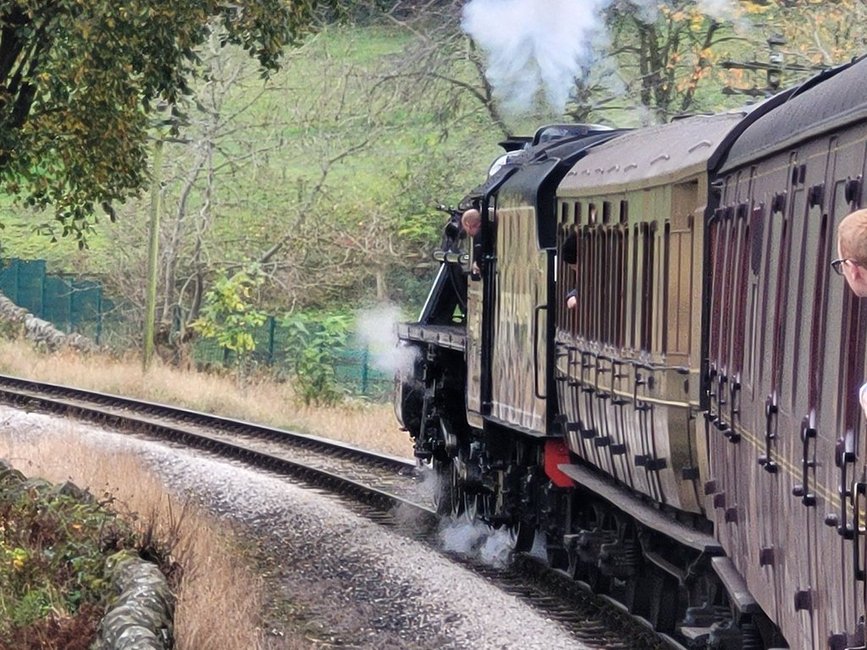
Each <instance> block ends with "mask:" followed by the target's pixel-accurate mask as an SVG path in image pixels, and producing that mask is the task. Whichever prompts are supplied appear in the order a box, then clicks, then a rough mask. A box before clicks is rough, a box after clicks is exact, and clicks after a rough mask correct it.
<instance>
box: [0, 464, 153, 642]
mask: <svg viewBox="0 0 867 650" xmlns="http://www.w3.org/2000/svg"><path fill="white" fill-rule="evenodd" d="M64 492H65V491H64V490H60V489H58V488H55V487H53V486H51V485H50V484H48V483H45V482H43V481H39V480H28V481H23V482H22V480H21V477H20V474H18V473H17V472H14V471H9V470H4V469H3V467H2V466H0V638H2V639H4V640H5V643H6V644H7V645H4V647H6V648H20V649H25V648H34V649H36V648H58V649H59V648H64V649H68V650H72V649H76V648H81V649H82V650H83V649H84V648H87V646H88V644H89V643H90V641H92V639H93V637H94V635H95V632H96V626H97V624H98V623H99V619H100V616H101V613H102V611H103V609H104V598H105V596H106V595H107V583H106V580H105V576H104V572H105V563H106V557H107V556H108V555H110V554H111V553H113V552H115V551H117V550H119V549H122V548H135V547H136V543H135V541H136V540H135V534H134V533H133V531H132V530H131V529H130V528H129V527H128V526H127V525H126V524H125V523H124V522H123V521H121V520H120V519H118V517H117V516H116V515H114V514H113V513H111V512H108V511H106V510H105V509H104V508H103V507H102V506H101V505H100V504H99V503H97V502H95V501H93V500H92V499H85V500H81V498H77V497H76V496H73V495H72V494H65V493H64Z"/></svg>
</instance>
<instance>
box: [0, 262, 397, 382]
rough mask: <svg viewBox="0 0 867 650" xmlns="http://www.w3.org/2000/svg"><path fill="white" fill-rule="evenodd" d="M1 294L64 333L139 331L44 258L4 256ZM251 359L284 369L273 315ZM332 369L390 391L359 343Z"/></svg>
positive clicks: (104, 341)
mask: <svg viewBox="0 0 867 650" xmlns="http://www.w3.org/2000/svg"><path fill="white" fill-rule="evenodd" d="M0 292H2V293H3V294H4V295H5V296H6V297H7V298H9V299H10V300H11V301H12V302H14V303H15V304H16V305H18V306H20V307H23V308H24V309H26V310H27V311H29V312H30V313H32V314H33V315H34V316H36V317H38V318H42V319H43V320H46V321H49V322H50V323H52V324H53V325H54V326H55V327H57V328H58V329H60V330H63V331H64V332H67V333H71V332H77V333H79V334H82V335H84V336H87V337H89V338H90V339H91V340H93V341H94V342H96V343H97V344H98V345H111V344H112V342H117V341H130V340H135V338H136V337H140V336H141V334H140V332H139V333H137V332H136V330H140V327H137V326H136V324H135V323H132V322H130V320H129V319H128V318H126V317H125V315H126V314H127V313H128V311H127V310H126V309H124V308H123V301H122V300H112V299H110V298H108V297H106V295H105V293H104V290H103V287H102V285H101V284H100V283H99V281H98V280H94V279H82V278H78V277H73V276H70V275H63V274H56V273H48V272H47V271H46V263H45V260H22V259H7V260H2V261H0ZM253 338H254V340H255V341H256V352H255V353H254V361H255V362H256V363H257V364H258V365H261V366H269V367H273V368H275V369H277V370H280V369H288V368H289V367H290V362H291V360H290V359H289V358H288V353H287V350H286V341H287V332H286V329H285V328H284V327H282V326H281V325H280V322H279V320H278V319H277V318H275V317H273V316H272V317H269V318H268V320H267V321H266V322H265V324H264V325H263V326H261V327H258V328H256V329H255V331H254V332H253ZM336 356H337V357H338V361H337V363H336V364H335V368H334V370H335V373H336V375H337V377H338V380H339V382H340V384H341V386H342V387H343V388H344V390H345V391H346V392H347V393H348V394H351V395H358V396H365V397H370V398H373V399H382V398H385V397H387V396H388V395H389V394H390V391H391V388H392V376H391V374H390V373H386V372H383V371H380V370H377V369H376V368H375V367H374V365H373V362H372V359H371V356H370V353H369V350H368V349H367V348H366V347H365V346H364V345H363V344H360V343H358V344H356V345H354V346H347V347H346V348H344V349H342V350H339V351H338V353H337V355H336ZM194 358H195V361H196V363H197V364H199V365H212V366H220V365H229V364H231V363H232V362H233V359H232V356H231V353H230V352H229V351H228V350H224V349H221V348H220V347H219V346H217V345H216V344H215V343H213V342H212V341H207V340H201V339H200V340H198V341H197V342H196V344H195V347H194Z"/></svg>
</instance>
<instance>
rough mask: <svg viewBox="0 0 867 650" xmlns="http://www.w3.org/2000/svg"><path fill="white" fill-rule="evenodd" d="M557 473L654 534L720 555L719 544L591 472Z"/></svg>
mask: <svg viewBox="0 0 867 650" xmlns="http://www.w3.org/2000/svg"><path fill="white" fill-rule="evenodd" d="M558 467H559V469H560V471H561V472H563V473H564V474H566V476H568V477H569V478H571V479H573V480H575V481H576V482H577V483H578V484H579V485H581V486H583V487H585V488H587V489H588V490H590V491H591V492H593V493H594V494H596V495H597V496H599V497H601V498H603V499H605V500H606V501H608V502H609V503H610V504H611V505H613V506H614V507H616V508H618V509H619V510H622V511H623V512H624V513H626V514H627V515H629V516H630V517H632V518H633V519H635V520H636V521H637V522H639V523H641V524H643V525H645V526H647V527H648V528H650V529H651V530H655V531H658V532H660V533H662V534H663V535H667V536H668V537H671V538H672V539H675V540H677V541H678V542H680V543H681V544H684V545H685V546H689V547H690V548H693V549H695V550H697V551H700V552H702V553H707V554H708V555H711V556H716V555H724V553H725V552H724V551H723V547H722V546H721V545H720V543H719V542H718V541H717V540H716V539H714V538H713V537H711V536H710V535H706V534H704V533H700V532H698V531H696V530H693V529H692V528H690V527H689V526H686V525H685V524H682V523H680V522H678V521H675V520H673V519H670V518H668V517H666V516H665V515H664V514H662V513H661V512H659V511H658V510H655V509H653V508H652V507H650V506H648V505H647V504H646V503H645V502H644V501H642V500H641V499H639V498H638V497H636V496H635V495H634V494H632V493H631V492H629V491H628V490H626V489H625V488H622V487H620V486H619V485H613V484H612V483H609V482H608V481H606V480H605V479H603V478H601V477H599V476H596V475H595V474H594V473H593V472H591V471H589V470H587V469H585V468H583V467H581V466H580V465H565V464H564V465H558Z"/></svg>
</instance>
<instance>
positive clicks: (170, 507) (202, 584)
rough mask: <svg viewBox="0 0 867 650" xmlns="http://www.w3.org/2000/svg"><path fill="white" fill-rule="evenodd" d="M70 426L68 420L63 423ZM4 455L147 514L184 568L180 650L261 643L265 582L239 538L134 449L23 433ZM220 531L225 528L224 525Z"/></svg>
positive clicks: (146, 525) (231, 649)
mask: <svg viewBox="0 0 867 650" xmlns="http://www.w3.org/2000/svg"><path fill="white" fill-rule="evenodd" d="M61 426H63V425H61ZM0 457H3V458H6V459H8V460H10V461H11V462H12V463H13V465H15V467H17V468H18V469H20V470H21V471H23V472H24V473H25V474H27V475H29V476H41V477H44V478H46V479H48V480H50V481H53V482H62V481H65V480H71V481H72V482H74V483H75V484H76V485H78V486H79V487H82V488H88V489H89V490H90V491H91V492H92V493H93V494H94V495H95V496H97V497H98V498H104V497H105V496H106V495H110V496H112V497H114V499H115V502H116V504H117V505H118V506H120V509H121V510H129V511H131V512H134V513H139V515H140V518H139V519H138V520H137V521H136V525H137V526H139V527H140V528H141V530H152V531H153V533H154V536H155V537H156V538H157V539H160V540H162V541H164V542H166V541H167V542H168V543H170V544H171V547H172V549H173V555H174V559H175V560H176V561H177V562H178V563H179V564H180V565H181V566H182V567H183V580H182V582H181V585H180V589H179V591H178V594H177V596H178V600H177V607H176V611H175V634H176V641H177V646H176V647H177V648H178V649H179V650H200V649H201V648H223V649H225V650H249V649H251V648H257V647H259V648H261V647H264V646H263V641H262V639H261V638H260V631H259V627H258V626H259V624H260V613H261V602H262V599H263V596H262V583H261V581H260V580H259V579H258V577H257V576H256V575H255V573H254V571H253V570H252V569H250V568H248V567H246V566H244V565H243V564H239V563H238V557H239V554H238V551H237V548H235V542H234V540H233V539H232V537H231V536H230V535H229V534H228V533H227V531H226V530H225V525H222V524H217V523H216V522H214V521H213V520H212V519H210V518H209V517H208V516H206V515H205V514H203V513H200V512H198V511H196V510H195V509H194V508H191V507H188V506H186V505H182V504H179V503H178V502H177V501H175V500H174V499H173V498H172V497H171V496H170V495H169V494H167V493H166V491H165V490H164V489H163V487H162V484H161V483H160V482H159V480H157V479H156V478H155V477H154V476H152V475H151V474H150V473H149V472H148V471H147V470H146V469H145V468H144V467H143V466H142V465H141V464H140V462H139V461H138V459H137V458H136V457H135V456H133V455H132V454H130V453H124V452H117V451H113V452H111V455H110V457H109V456H108V455H107V454H106V452H105V451H104V450H101V449H99V448H97V447H96V446H93V445H89V444H87V443H86V442H82V441H80V439H79V437H77V436H74V435H71V434H70V435H68V436H57V437H42V436H37V437H33V438H28V439H22V438H21V437H19V436H16V437H15V441H14V442H13V441H12V438H11V437H6V436H0ZM217 531H219V532H217Z"/></svg>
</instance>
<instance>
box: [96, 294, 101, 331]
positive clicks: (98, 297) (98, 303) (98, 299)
mask: <svg viewBox="0 0 867 650" xmlns="http://www.w3.org/2000/svg"><path fill="white" fill-rule="evenodd" d="M101 338H102V285H99V286H98V287H97V288H96V344H97V345H102V344H101V343H100V339H101Z"/></svg>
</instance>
